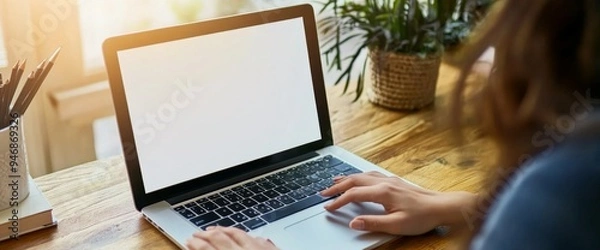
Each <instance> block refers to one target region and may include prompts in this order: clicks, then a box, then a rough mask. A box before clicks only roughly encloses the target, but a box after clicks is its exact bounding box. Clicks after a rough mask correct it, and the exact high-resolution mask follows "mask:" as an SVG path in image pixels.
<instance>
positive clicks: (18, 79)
mask: <svg viewBox="0 0 600 250" xmlns="http://www.w3.org/2000/svg"><path fill="white" fill-rule="evenodd" d="M26 64H27V60H25V61H23V63H21V66H19V70H18V71H17V76H16V80H15V81H13V82H12V85H10V86H8V91H9V92H8V94H7V97H8V99H7V100H6V101H7V105H8V106H9V108H10V106H11V104H12V100H13V98H14V95H15V92H16V91H17V88H18V87H19V82H21V77H23V73H24V72H25V65H26Z"/></svg>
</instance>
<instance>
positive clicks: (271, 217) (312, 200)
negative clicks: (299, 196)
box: [261, 195, 332, 222]
mask: <svg viewBox="0 0 600 250" xmlns="http://www.w3.org/2000/svg"><path fill="white" fill-rule="evenodd" d="M331 198H332V197H323V196H320V195H313V196H310V197H308V198H306V199H304V200H301V201H298V202H296V203H294V204H291V205H289V206H286V207H283V208H280V209H277V210H275V211H273V212H270V213H268V214H264V215H262V216H261V218H262V219H264V220H266V221H268V222H273V221H276V220H279V219H281V218H283V217H286V216H288V215H291V214H294V213H297V212H299V211H301V210H304V209H306V208H309V207H312V206H314V205H316V204H319V203H321V202H324V201H326V200H329V199H331Z"/></svg>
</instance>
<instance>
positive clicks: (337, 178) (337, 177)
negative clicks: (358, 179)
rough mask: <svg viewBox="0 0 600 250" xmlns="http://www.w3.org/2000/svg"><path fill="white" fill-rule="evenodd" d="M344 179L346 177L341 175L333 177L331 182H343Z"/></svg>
mask: <svg viewBox="0 0 600 250" xmlns="http://www.w3.org/2000/svg"><path fill="white" fill-rule="evenodd" d="M344 178H346V176H343V175H338V176H335V177H333V182H339V181H341V180H343V179H344Z"/></svg>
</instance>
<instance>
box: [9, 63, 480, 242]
mask: <svg viewBox="0 0 600 250" xmlns="http://www.w3.org/2000/svg"><path fill="white" fill-rule="evenodd" d="M456 75H457V72H456V70H455V69H453V68H450V67H448V66H442V68H441V70H440V81H439V84H438V89H437V98H436V102H435V105H432V106H431V107H429V108H426V109H424V110H421V111H418V112H411V113H402V112H396V111H390V110H386V109H383V108H380V107H377V106H374V105H372V104H370V103H369V102H368V101H367V100H366V98H362V99H361V100H359V101H358V102H354V103H352V98H353V96H352V95H344V96H341V95H340V94H341V86H338V87H333V88H330V89H329V92H328V95H329V103H330V112H331V119H332V126H333V130H334V139H335V141H336V144H338V145H340V146H341V147H343V148H346V149H347V150H349V151H351V152H354V153H356V154H357V155H359V156H361V157H363V158H365V159H367V160H369V161H371V162H374V163H376V164H378V165H379V166H381V167H383V168H386V169H388V170H390V171H391V172H393V173H395V174H397V175H399V176H402V177H404V178H406V179H408V180H410V181H412V182H414V183H416V184H418V185H421V186H423V187H425V188H429V189H433V190H439V191H456V190H467V191H476V190H477V188H478V187H479V185H480V178H479V177H478V176H480V175H479V173H480V171H481V169H482V168H481V167H482V165H483V163H482V162H483V160H485V158H486V156H488V157H489V155H488V154H486V151H487V150H485V149H484V148H487V147H485V144H486V143H485V140H484V139H483V138H482V137H481V135H480V134H479V133H478V132H477V131H476V130H467V132H466V133H465V137H466V138H467V139H466V143H465V144H464V145H463V146H461V147H457V146H456V145H454V144H453V143H452V140H451V134H452V132H451V131H449V130H448V129H447V128H441V127H442V126H439V124H440V122H439V118H440V117H443V116H444V115H445V112H446V109H445V108H446V107H447V105H448V102H449V100H448V99H449V98H448V93H449V91H450V90H451V88H452V86H451V84H452V81H453V80H454V79H455V77H456ZM35 181H36V182H37V184H38V185H39V187H40V189H41V190H42V191H43V192H44V194H45V195H46V197H47V198H48V200H49V201H50V203H51V204H52V206H53V207H54V215H55V216H56V217H57V218H58V219H59V224H58V226H57V227H55V228H50V229H45V230H42V231H38V232H34V233H31V234H27V235H24V236H22V237H21V238H20V239H19V240H18V241H14V240H9V241H4V242H1V243H0V249H21V248H28V247H35V248H38V249H90V248H93V249H97V248H103V249H175V245H173V244H172V243H171V242H170V241H169V240H168V239H167V238H166V237H165V236H163V235H162V234H161V233H160V232H159V231H158V230H156V229H155V228H154V227H152V226H151V225H150V224H149V223H148V222H146V221H145V220H144V219H143V218H142V216H141V215H140V213H138V212H137V211H136V210H135V208H134V205H133V201H132V197H131V193H130V188H129V184H128V182H127V174H126V170H125V165H124V163H123V160H122V158H121V157H117V158H113V159H110V160H101V161H95V162H90V163H87V164H83V165H80V166H76V167H72V168H69V169H66V170H63V171H59V172H55V173H52V174H48V175H45V176H41V177H39V178H36V179H35ZM448 244H449V240H448V239H447V238H445V237H442V236H438V235H435V234H429V235H423V236H416V237H404V238H401V239H398V240H396V241H394V242H392V243H390V244H387V245H385V246H383V247H382V249H441V248H445V247H446V246H448Z"/></svg>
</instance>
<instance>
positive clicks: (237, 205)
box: [228, 203, 246, 212]
mask: <svg viewBox="0 0 600 250" xmlns="http://www.w3.org/2000/svg"><path fill="white" fill-rule="evenodd" d="M228 208H229V209H231V210H232V211H234V212H239V211H242V210H244V209H246V207H244V206H242V205H240V203H233V204H231V205H229V207H228Z"/></svg>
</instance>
